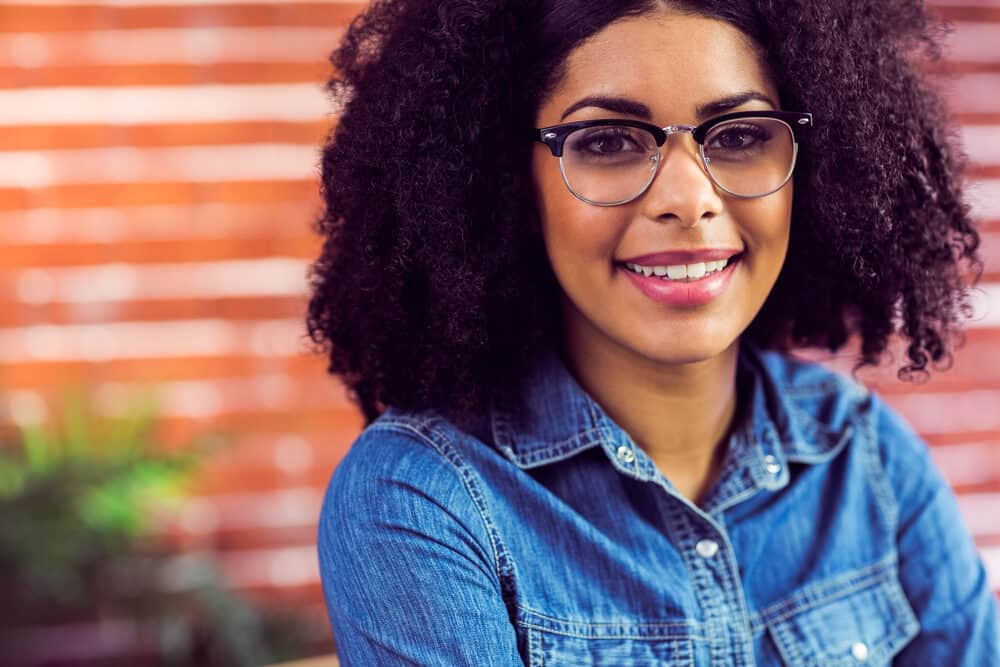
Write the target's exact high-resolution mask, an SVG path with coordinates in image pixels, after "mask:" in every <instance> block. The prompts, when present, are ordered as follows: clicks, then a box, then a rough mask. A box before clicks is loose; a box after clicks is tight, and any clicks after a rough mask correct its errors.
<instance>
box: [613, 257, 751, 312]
mask: <svg viewBox="0 0 1000 667" xmlns="http://www.w3.org/2000/svg"><path fill="white" fill-rule="evenodd" d="M666 254H667V253H657V254H655V255H646V256H644V257H654V258H656V261H657V262H661V261H663V259H662V258H663V256H664V255H666ZM735 254H736V255H737V256H736V257H733V259H731V260H730V261H729V262H728V264H727V265H726V268H724V269H723V270H721V271H717V272H715V273H710V274H708V275H706V276H704V277H703V278H698V279H697V280H685V281H680V280H669V279H667V278H663V277H657V276H644V275H638V274H636V273H634V272H633V271H631V270H629V269H627V268H626V267H625V266H624V264H620V265H619V266H618V270H619V271H621V272H622V273H624V274H625V276H626V277H627V278H628V280H629V281H630V282H631V283H632V284H633V285H635V287H637V288H638V289H639V291H640V292H642V293H643V294H644V295H646V296H647V297H648V298H650V299H651V300H653V301H655V302H656V303H658V304H661V305H665V306H674V307H679V308H694V307H698V306H705V305H708V304H709V303H711V302H712V301H714V300H715V299H716V298H717V297H719V296H720V295H721V294H722V293H723V292H725V291H726V289H727V288H728V287H729V283H730V281H731V280H732V277H733V275H734V274H735V272H736V271H738V270H740V269H741V267H742V264H743V262H742V261H740V260H741V259H742V253H735ZM687 256H688V257H690V256H691V255H687ZM700 256H701V257H705V256H706V255H705V253H702V254H701V255H700ZM732 256H733V255H732V254H730V255H723V256H721V257H717V258H716V259H725V258H726V257H732ZM677 257H678V255H677V254H676V253H675V254H672V255H670V258H669V261H673V262H675V263H678V264H679V263H686V262H678V261H677V259H676V258H677ZM637 259H642V260H643V262H647V261H648V259H644V258H635V259H630V260H629V261H630V263H636V264H638V263H639V262H638V261H636V260H637ZM695 261H705V260H703V259H702V260H695ZM708 261H712V259H709V260H708ZM692 263H693V262H692Z"/></svg>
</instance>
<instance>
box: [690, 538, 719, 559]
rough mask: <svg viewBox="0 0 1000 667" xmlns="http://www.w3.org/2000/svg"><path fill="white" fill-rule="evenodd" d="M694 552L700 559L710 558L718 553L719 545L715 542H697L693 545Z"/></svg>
mask: <svg viewBox="0 0 1000 667" xmlns="http://www.w3.org/2000/svg"><path fill="white" fill-rule="evenodd" d="M694 550H695V551H697V552H698V555H699V556H701V557H702V558H711V557H712V556H714V555H715V554H717V553H718V552H719V543H718V542H716V541H715V540H699V541H698V544H696V545H694Z"/></svg>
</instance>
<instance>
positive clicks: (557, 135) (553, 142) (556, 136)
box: [530, 110, 813, 206]
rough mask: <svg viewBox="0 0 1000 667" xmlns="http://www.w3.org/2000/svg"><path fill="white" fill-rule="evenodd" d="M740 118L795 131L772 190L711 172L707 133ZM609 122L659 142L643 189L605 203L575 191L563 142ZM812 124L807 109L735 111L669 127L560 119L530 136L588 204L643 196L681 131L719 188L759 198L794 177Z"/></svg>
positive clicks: (626, 121) (617, 120) (624, 201)
mask: <svg viewBox="0 0 1000 667" xmlns="http://www.w3.org/2000/svg"><path fill="white" fill-rule="evenodd" d="M740 118H771V119H774V120H777V121H779V122H781V123H782V124H784V125H785V126H786V127H787V128H788V129H789V131H790V132H791V133H792V162H791V165H790V166H789V168H788V173H787V174H785V178H784V179H783V180H782V181H781V185H779V186H778V187H776V188H774V189H773V190H771V191H769V192H765V193H763V194H759V195H741V194H738V193H736V192H733V191H732V190H728V189H726V188H725V187H723V186H722V185H721V184H720V183H719V182H718V181H717V180H716V179H715V176H713V175H712V171H711V169H709V167H708V164H709V159H708V158H707V157H706V156H705V138H706V136H708V133H709V131H710V130H711V129H712V128H713V127H715V126H716V125H719V124H720V123H724V122H727V121H731V120H739V119H740ZM608 125H617V126H624V127H635V128H639V129H642V130H647V131H648V132H649V133H650V134H652V135H653V139H654V141H655V142H656V162H655V164H656V166H655V168H654V169H653V170H652V172H651V173H650V176H649V180H648V181H646V184H645V185H643V186H642V189H641V190H639V191H638V192H637V193H635V194H634V195H633V196H631V197H629V198H628V199H622V200H620V201H616V202H611V203H602V202H596V201H593V200H591V199H587V198H586V197H583V196H581V195H580V194H578V193H576V192H574V190H573V188H572V186H570V184H569V180H568V179H567V178H566V169H565V167H564V166H563V144H564V143H565V142H566V137H568V136H569V135H570V133H572V132H575V131H576V130H581V129H583V128H587V127H601V126H608ZM811 127H813V116H812V114H811V113H807V112H804V111H769V110H768V111H735V112H733V113H727V114H722V115H721V116H714V117H712V118H709V119H708V120H706V121H705V122H703V123H701V124H700V125H667V126H666V127H658V126H656V125H653V124H652V123H647V122H645V121H641V120H632V119H630V118H600V119H596V120H580V121H575V122H572V123H561V124H559V125H549V126H548V127H537V128H533V129H532V131H531V135H530V137H531V139H532V140H534V141H538V142H541V143H543V144H545V145H546V146H548V147H549V150H550V151H552V155H553V156H555V157H557V158H559V173H561V174H562V179H563V183H564V184H565V185H566V188H567V189H568V190H569V191H570V193H571V194H572V195H573V196H574V197H576V198H577V199H580V200H582V201H585V202H587V203H588V204H593V205H594V206H619V205H621V204H627V203H628V202H630V201H632V200H634V199H636V198H637V197H640V196H642V194H643V193H644V192H646V190H648V189H649V186H650V184H651V183H652V182H653V179H655V178H656V175H657V174H658V173H659V171H660V163H662V162H663V144H664V143H666V141H667V137H668V136H670V135H671V134H677V133H682V132H686V133H688V134H690V135H691V136H692V137H693V138H694V140H695V143H696V144H698V155H699V157H700V158H701V162H702V165H703V166H704V168H705V173H706V174H708V177H709V179H710V180H711V181H712V183H713V184H714V185H715V186H716V187H717V188H719V189H720V190H722V191H723V192H726V193H727V194H730V195H732V196H733V197H739V198H740V199H757V198H758V197H766V196H767V195H769V194H772V193H775V192H777V191H778V190H780V189H781V188H783V187H785V184H786V183H787V182H788V179H790V178H791V177H792V171H793V170H794V169H795V161H796V158H797V157H798V153H799V139H800V138H801V137H802V136H804V135H802V134H801V133H803V132H804V131H805V130H806V129H808V128H811Z"/></svg>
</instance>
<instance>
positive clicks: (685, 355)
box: [635, 335, 739, 366]
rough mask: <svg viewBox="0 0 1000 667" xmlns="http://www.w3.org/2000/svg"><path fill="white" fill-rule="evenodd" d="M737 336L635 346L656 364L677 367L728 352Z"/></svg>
mask: <svg viewBox="0 0 1000 667" xmlns="http://www.w3.org/2000/svg"><path fill="white" fill-rule="evenodd" d="M738 338H739V337H738V336H735V337H733V336H721V335H719V336H712V337H703V336H698V335H696V336H689V337H686V339H684V340H680V339H677V338H672V339H670V340H657V341H644V342H643V343H644V344H641V345H639V346H636V348H635V349H636V351H637V352H639V353H640V354H641V355H642V356H644V357H646V358H647V359H649V360H650V361H652V362H654V363H657V364H664V365H670V366H677V365H681V364H694V363H699V362H703V361H708V360H710V359H714V358H715V357H718V356H719V355H721V354H723V353H724V352H726V351H727V350H729V349H730V348H731V347H732V346H733V345H734V344H736V342H737V340H738Z"/></svg>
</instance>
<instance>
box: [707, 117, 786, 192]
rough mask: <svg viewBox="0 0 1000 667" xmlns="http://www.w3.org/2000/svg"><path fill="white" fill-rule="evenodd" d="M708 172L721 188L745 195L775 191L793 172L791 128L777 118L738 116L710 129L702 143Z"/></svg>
mask: <svg viewBox="0 0 1000 667" xmlns="http://www.w3.org/2000/svg"><path fill="white" fill-rule="evenodd" d="M703 150H704V154H705V162H706V165H707V167H708V171H709V173H711V175H712V178H714V179H715V181H716V183H718V184H719V185H720V186H721V187H722V188H724V189H725V190H728V191H729V192H731V193H733V194H736V195H741V196H744V197H759V196H762V195H766V194H769V193H771V192H774V191H775V190H777V189H778V188H780V187H781V186H782V185H784V184H785V183H786V182H787V181H788V178H789V177H790V176H791V174H792V167H793V163H794V161H795V141H794V137H793V134H792V129H791V128H790V127H789V126H788V125H786V124H785V123H783V122H782V121H780V120H777V119H774V118H737V119H735V120H730V121H726V122H724V123H719V124H718V125H716V126H714V127H713V128H712V129H711V130H709V132H708V134H707V135H706V136H705V143H704V146H703Z"/></svg>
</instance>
